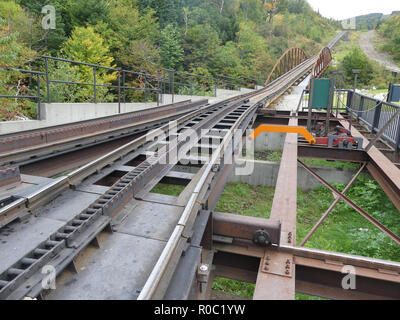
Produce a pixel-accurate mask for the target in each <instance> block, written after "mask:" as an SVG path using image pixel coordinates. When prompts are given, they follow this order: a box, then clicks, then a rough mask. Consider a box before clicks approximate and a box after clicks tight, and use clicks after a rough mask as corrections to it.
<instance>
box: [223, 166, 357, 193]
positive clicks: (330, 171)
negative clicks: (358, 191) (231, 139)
mask: <svg viewBox="0 0 400 320" xmlns="http://www.w3.org/2000/svg"><path fill="white" fill-rule="evenodd" d="M246 163H247V164H250V165H254V170H253V173H252V174H250V175H247V176H238V175H236V173H235V171H233V172H232V174H231V176H230V178H229V181H230V182H242V183H247V184H250V185H255V186H266V187H275V186H276V182H277V179H278V174H279V168H280V163H277V162H265V161H253V160H246ZM243 166H244V165H237V166H236V167H237V168H242V167H243ZM312 169H313V170H315V172H316V173H317V174H318V175H319V176H321V177H322V178H324V179H325V180H327V181H329V182H331V183H343V184H347V183H349V182H350V180H351V179H352V177H353V175H354V174H355V173H356V172H355V171H354V170H351V169H341V168H329V167H313V168H312ZM293 183H296V181H293ZM319 186H322V184H320V183H319V181H318V180H316V179H315V178H314V177H313V176H311V175H310V174H309V173H308V172H307V171H306V170H305V169H304V168H303V167H298V177H297V187H298V188H299V189H302V190H306V191H307V190H312V189H315V188H317V187H319Z"/></svg>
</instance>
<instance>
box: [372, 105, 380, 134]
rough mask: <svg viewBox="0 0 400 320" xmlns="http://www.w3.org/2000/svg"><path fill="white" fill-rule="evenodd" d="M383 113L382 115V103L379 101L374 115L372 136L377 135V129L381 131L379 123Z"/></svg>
mask: <svg viewBox="0 0 400 320" xmlns="http://www.w3.org/2000/svg"><path fill="white" fill-rule="evenodd" d="M381 113H382V102H381V101H378V102H377V107H376V109H375V114H374V122H373V123H372V130H371V133H372V134H373V133H375V129H377V131H379V122H380V119H381Z"/></svg>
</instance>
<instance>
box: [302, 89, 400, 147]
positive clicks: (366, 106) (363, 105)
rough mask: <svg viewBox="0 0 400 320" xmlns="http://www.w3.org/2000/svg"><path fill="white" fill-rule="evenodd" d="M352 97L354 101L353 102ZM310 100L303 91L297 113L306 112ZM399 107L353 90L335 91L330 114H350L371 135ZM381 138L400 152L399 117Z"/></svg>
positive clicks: (390, 117) (392, 115)
mask: <svg viewBox="0 0 400 320" xmlns="http://www.w3.org/2000/svg"><path fill="white" fill-rule="evenodd" d="M353 96H354V100H353ZM309 100H310V94H309V90H304V91H303V94H302V97H301V99H300V103H299V105H298V108H297V111H304V110H308V105H309ZM399 109H400V105H396V104H393V103H389V102H387V101H382V100H379V99H376V98H372V97H369V96H367V95H364V94H361V93H358V92H356V93H354V91H353V90H348V89H337V90H335V95H334V100H333V108H332V112H334V113H335V112H338V113H342V112H343V113H344V112H346V113H351V114H352V115H353V117H355V118H357V120H358V121H359V122H361V123H363V124H364V125H365V126H367V128H369V130H371V133H372V134H374V133H378V132H379V131H380V130H381V129H383V128H384V127H385V125H386V124H387V123H388V122H389V121H390V120H391V119H392V118H393V117H394V116H395V115H396V113H397V111H398V110H399ZM382 137H383V138H384V139H386V141H387V142H389V143H390V144H392V145H393V146H394V147H395V151H396V152H399V151H400V116H399V115H398V116H396V119H394V121H392V122H391V124H390V125H389V126H388V128H386V130H385V132H384V133H383V135H382Z"/></svg>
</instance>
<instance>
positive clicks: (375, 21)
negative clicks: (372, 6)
mask: <svg viewBox="0 0 400 320" xmlns="http://www.w3.org/2000/svg"><path fill="white" fill-rule="evenodd" d="M398 13H399V11H393V12H392V13H391V14H388V15H384V14H383V13H370V14H366V15H362V16H357V17H355V19H356V26H357V30H374V29H375V28H377V27H379V25H380V24H382V23H383V22H384V21H385V20H386V19H389V18H390V17H392V16H394V15H396V14H398ZM353 18H354V17H353Z"/></svg>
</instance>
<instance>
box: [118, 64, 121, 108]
mask: <svg viewBox="0 0 400 320" xmlns="http://www.w3.org/2000/svg"><path fill="white" fill-rule="evenodd" d="M118 113H121V69H118Z"/></svg>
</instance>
